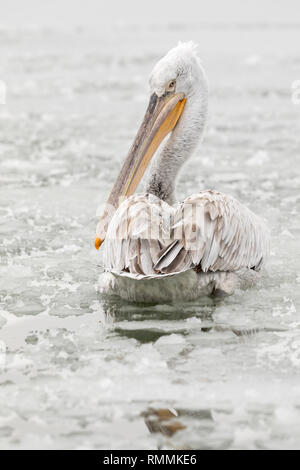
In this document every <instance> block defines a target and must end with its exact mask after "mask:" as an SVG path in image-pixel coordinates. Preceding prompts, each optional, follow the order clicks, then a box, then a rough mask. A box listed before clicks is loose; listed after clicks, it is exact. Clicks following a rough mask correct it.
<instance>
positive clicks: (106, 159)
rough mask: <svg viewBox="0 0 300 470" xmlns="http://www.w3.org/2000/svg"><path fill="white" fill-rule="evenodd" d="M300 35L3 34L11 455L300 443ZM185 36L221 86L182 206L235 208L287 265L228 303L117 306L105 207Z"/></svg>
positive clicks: (2, 190) (7, 432) (227, 28)
mask: <svg viewBox="0 0 300 470" xmlns="http://www.w3.org/2000/svg"><path fill="white" fill-rule="evenodd" d="M299 31H300V25H299V24H294V23H293V24H292V23H291V24H285V23H283V24H272V25H266V24H263V23H262V24H256V25H253V24H248V25H247V24H246V25H242V24H229V23H228V24H226V25H223V26H218V25H217V24H201V23H196V22H195V23H191V24H187V23H185V24H180V23H178V24H170V25H169V26H168V27H166V25H153V24H149V25H148V26H144V25H143V26H141V25H137V24H136V25H129V24H122V23H118V24H117V25H115V26H114V27H113V28H108V27H107V28H105V27H102V28H99V30H98V31H97V30H96V29H95V30H94V29H90V30H88V29H85V28H81V29H80V28H77V29H74V28H73V29H72V28H70V29H69V30H67V29H66V30H62V29H53V28H52V29H51V28H48V29H39V28H32V29H24V30H18V32H16V31H14V30H12V29H7V30H5V29H2V30H0V70H1V73H3V77H0V78H1V79H3V80H5V82H6V83H7V103H6V105H5V106H4V105H0V240H1V244H0V256H1V265H0V341H1V342H0V403H1V408H0V448H11V449H26V448H51V449H59V448H75V449H79V448H100V449H101V448H106V449H116V448H118V449H135V448H143V449H157V448H180V449H189V448H193V449H228V448H234V449H239V448H248V449H272V448H298V449H299V448H300V289H299V287H300V273H299V266H300V248H299V236H300V220H299V206H300V194H299V186H300V151H299V150H300V132H299V131H300V105H295V104H293V103H292V101H291V93H292V92H291V85H292V82H293V81H294V80H297V79H298V80H300V60H299V42H300V37H299V36H300V33H299ZM179 39H181V40H186V39H193V40H194V41H196V42H198V43H199V45H200V54H201V56H202V58H203V63H204V66H205V68H206V71H207V74H208V77H209V81H210V90H211V91H210V110H209V122H208V126H207V132H206V136H205V139H204V143H203V145H202V147H201V148H199V149H198V150H197V152H196V154H195V155H194V157H193V158H192V159H191V161H190V162H189V163H188V164H187V165H186V166H185V168H184V170H183V173H182V175H181V178H180V181H179V182H178V197H180V198H183V197H185V196H187V195H189V194H191V193H193V192H196V191H197V190H200V189H210V188H213V189H217V190H220V191H224V192H227V193H229V194H232V195H233V196H235V197H237V198H238V199H239V200H241V201H242V202H244V203H246V204H247V205H248V206H249V207H250V208H251V209H253V210H254V211H256V212H257V213H258V214H260V215H262V216H263V217H265V218H266V220H267V221H268V223H269V225H270V227H271V231H272V255H271V258H270V262H269V265H268V267H267V271H266V272H265V273H264V275H263V278H262V280H261V281H260V283H259V284H258V285H257V286H256V287H255V288H252V289H249V290H248V291H246V292H242V291H238V292H236V294H235V295H234V296H232V297H229V298H227V299H223V300H218V301H216V300H212V299H210V298H204V299H201V301H199V302H195V303H193V304H176V305H171V304H170V305H146V306H145V305H132V304H126V303H122V302H120V301H118V300H110V301H108V300H105V299H103V298H101V296H100V295H99V294H97V291H96V283H97V277H98V274H99V270H100V268H99V267H98V266H97V265H98V263H99V258H98V256H99V255H98V253H97V252H96V250H95V249H94V247H93V242H94V234H95V226H96V223H97V217H96V209H97V207H98V205H99V204H102V203H103V202H104V201H105V199H106V197H107V194H108V192H109V190H110V188H111V185H112V183H113V181H114V178H115V176H116V174H117V172H118V168H119V166H120V163H121V162H122V160H123V158H124V156H125V155H126V153H127V150H128V148H129V146H130V143H131V141H132V138H133V137H134V135H135V132H136V130H137V127H138V125H139V124H140V120H141V118H142V116H143V114H144V110H145V107H146V104H147V100H148V95H147V92H148V89H147V87H148V78H147V77H148V74H149V72H150V71H151V68H152V66H153V65H154V63H155V62H156V60H157V59H158V58H159V57H161V56H162V55H163V54H164V53H165V52H166V51H167V50H168V49H169V48H170V47H172V46H174V45H175V44H176V43H177V41H178V40H179Z"/></svg>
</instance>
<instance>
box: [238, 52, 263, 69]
mask: <svg viewBox="0 0 300 470" xmlns="http://www.w3.org/2000/svg"><path fill="white" fill-rule="evenodd" d="M261 62H262V57H261V56H260V55H258V54H250V55H248V56H247V57H245V58H244V60H243V64H244V65H247V66H248V67H254V66H255V65H258V64H260V63H261Z"/></svg>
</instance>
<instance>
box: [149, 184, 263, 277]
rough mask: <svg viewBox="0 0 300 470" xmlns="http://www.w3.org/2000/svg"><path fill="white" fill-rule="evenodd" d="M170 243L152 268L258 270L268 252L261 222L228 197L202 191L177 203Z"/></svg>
mask: <svg viewBox="0 0 300 470" xmlns="http://www.w3.org/2000/svg"><path fill="white" fill-rule="evenodd" d="M172 237H173V242H172V244H170V245H169V246H168V247H167V248H166V249H165V250H164V251H163V252H162V253H161V255H160V258H159V260H158V261H157V263H156V264H155V266H154V269H155V270H156V271H158V272H161V273H170V272H172V271H173V270H174V268H175V269H176V271H181V270H184V269H186V268H187V264H186V262H187V256H186V255H187V254H189V258H190V265H189V267H193V268H196V269H197V270H199V271H203V272H207V271H214V272H215V271H234V270H238V269H241V268H252V269H256V270H259V269H260V267H261V266H262V263H263V262H264V261H265V259H266V257H267V255H268V252H269V232H268V229H267V228H266V226H265V225H264V223H263V221H262V220H261V219H260V218H259V217H257V216H256V215H255V214H254V213H253V212H251V211H250V210H249V209H247V208H246V207H245V206H244V205H242V204H240V203H239V202H238V201H237V200H236V199H234V198H233V197H231V196H228V195H225V194H222V193H218V192H216V191H202V192H200V193H198V194H195V195H193V196H190V197H189V198H187V199H185V201H184V202H183V203H181V204H179V205H178V206H177V208H176V212H175V215H174V223H173V226H172Z"/></svg>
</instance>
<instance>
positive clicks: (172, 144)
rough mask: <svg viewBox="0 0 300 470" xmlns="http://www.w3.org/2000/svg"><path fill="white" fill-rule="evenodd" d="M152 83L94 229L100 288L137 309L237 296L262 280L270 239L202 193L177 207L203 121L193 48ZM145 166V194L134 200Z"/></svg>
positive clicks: (201, 77) (222, 198)
mask: <svg viewBox="0 0 300 470" xmlns="http://www.w3.org/2000/svg"><path fill="white" fill-rule="evenodd" d="M149 83H150V100H149V105H148V108H147V111H146V114H145V116H144V119H143V121H142V124H141V126H140V128H139V130H138V133H137V135H136V137H135V139H134V142H133V144H132V146H131V148H130V150H129V153H128V155H127V157H126V159H125V161H124V163H123V166H122V168H121V170H120V173H119V175H118V177H117V180H116V182H115V184H114V186H113V188H112V190H111V193H110V195H109V197H108V200H107V202H106V204H105V208H104V210H103V213H102V215H101V218H100V221H99V223H98V225H97V229H96V236H97V238H96V240H95V246H96V248H97V249H99V248H100V246H101V245H102V243H103V242H104V243H103V248H101V250H100V251H101V252H102V255H103V264H104V268H105V269H104V272H103V273H102V274H101V275H100V278H99V290H100V292H102V293H104V294H113V295H117V296H119V297H121V298H122V299H125V300H129V301H137V302H160V301H179V300H181V301H186V300H196V299H197V298H199V297H200V296H203V295H213V294H216V295H217V294H232V293H233V292H234V290H235V289H236V288H237V287H243V286H246V285H248V284H249V282H254V281H255V280H256V279H257V276H258V271H259V270H260V269H261V267H262V266H263V264H264V263H265V261H266V258H267V255H268V252H269V235H268V230H267V227H266V226H265V224H264V222H263V220H262V219H260V218H259V217H258V216H256V215H255V214H254V213H253V212H251V211H250V210H249V209H248V208H247V207H245V206H244V205H243V204H241V203H240V202H238V201H237V200H236V199H234V198H233V197H232V196H230V195H226V194H222V193H220V192H218V191H214V190H202V191H200V192H198V193H195V194H193V195H192V196H189V197H188V198H186V199H185V200H184V201H182V202H179V203H175V182H176V178H177V175H178V173H179V170H180V169H181V167H182V165H183V164H184V162H185V161H186V160H187V159H188V158H189V157H190V156H191V155H192V153H193V152H194V150H195V148H196V146H197V145H198V143H199V142H200V141H201V140H202V137H203V132H204V127H205V122H206V116H207V103H208V82H207V78H206V74H205V72H204V69H203V67H202V64H201V62H200V59H199V57H198V54H197V47H196V45H195V44H194V43H192V42H187V43H179V44H178V45H177V46H176V47H175V48H173V49H171V50H170V51H169V52H168V53H167V54H166V55H165V56H164V57H163V58H162V59H161V60H159V61H158V62H157V64H156V65H155V67H154V69H153V71H152V73H151V75H150V81H149ZM167 136H168V137H167ZM150 162H151V164H150ZM149 164H150V165H149ZM148 165H149V169H148V170H147V173H146V175H147V177H146V178H145V180H146V185H145V193H143V194H134V193H135V191H136V189H137V187H138V185H139V183H140V181H141V180H142V178H143V176H144V174H145V170H146V168H147V167H148Z"/></svg>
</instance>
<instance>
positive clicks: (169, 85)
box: [167, 80, 176, 91]
mask: <svg viewBox="0 0 300 470" xmlns="http://www.w3.org/2000/svg"><path fill="white" fill-rule="evenodd" d="M175 85H176V80H171V81H170V82H169V83H168V86H167V89H168V91H172V90H174V89H175Z"/></svg>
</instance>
